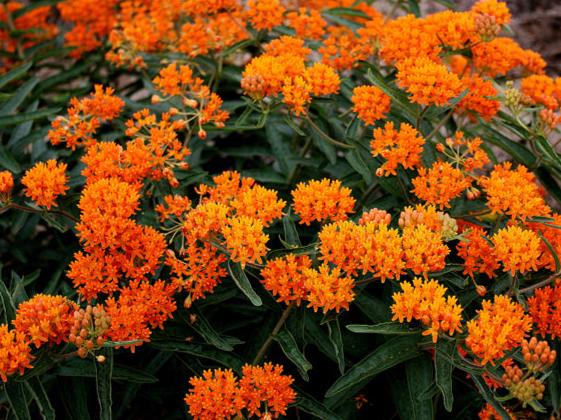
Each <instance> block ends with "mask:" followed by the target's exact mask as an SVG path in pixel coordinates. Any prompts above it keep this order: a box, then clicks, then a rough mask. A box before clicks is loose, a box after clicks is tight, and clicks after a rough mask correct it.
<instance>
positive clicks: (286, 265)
mask: <svg viewBox="0 0 561 420" xmlns="http://www.w3.org/2000/svg"><path fill="white" fill-rule="evenodd" d="M311 267H312V260H311V259H310V257H308V256H307V255H298V256H297V255H294V254H288V255H286V256H284V257H279V258H275V259H274V260H269V261H267V264H266V265H265V268H263V269H262V270H261V277H263V280H261V282H262V283H263V285H264V286H265V288H266V289H267V290H269V291H270V292H271V293H272V294H273V295H275V296H277V301H278V302H284V303H286V304H289V303H291V302H295V303H296V305H300V302H301V301H302V300H305V299H306V297H307V289H306V287H305V286H304V283H305V280H306V277H305V276H304V270H305V269H306V268H311Z"/></svg>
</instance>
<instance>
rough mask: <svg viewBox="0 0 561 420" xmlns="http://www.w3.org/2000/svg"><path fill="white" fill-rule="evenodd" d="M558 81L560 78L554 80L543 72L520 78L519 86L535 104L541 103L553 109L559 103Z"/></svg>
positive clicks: (559, 90)
mask: <svg viewBox="0 0 561 420" xmlns="http://www.w3.org/2000/svg"><path fill="white" fill-rule="evenodd" d="M560 81H561V79H560V78H557V79H555V80H554V79H552V78H551V77H549V76H546V75H544V74H533V75H531V76H528V77H525V78H524V79H522V81H521V82H520V88H521V91H522V93H523V94H524V95H526V96H528V97H529V99H530V100H531V101H532V102H534V103H535V104H542V105H544V106H545V107H546V108H548V109H550V110H553V111H555V110H557V109H558V108H559V105H560V104H561V88H560V86H561V85H560Z"/></svg>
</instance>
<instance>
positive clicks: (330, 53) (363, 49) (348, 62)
mask: <svg viewBox="0 0 561 420" xmlns="http://www.w3.org/2000/svg"><path fill="white" fill-rule="evenodd" d="M327 34H328V36H327V38H325V39H324V40H323V45H322V46H321V47H320V48H318V52H319V53H320V54H321V56H322V62H323V63H325V64H329V65H330V66H332V67H333V68H335V69H337V70H350V69H352V68H353V67H355V66H356V65H357V64H358V62H359V61H361V60H367V59H368V57H369V56H370V55H372V53H373V52H374V49H373V47H372V39H371V37H373V36H376V35H377V34H376V33H371V32H369V31H364V32H362V33H361V34H358V36H357V35H355V33H354V32H353V31H352V29H351V28H348V27H346V26H329V27H328V28H327Z"/></svg>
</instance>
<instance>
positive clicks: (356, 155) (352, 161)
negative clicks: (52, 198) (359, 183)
mask: <svg viewBox="0 0 561 420" xmlns="http://www.w3.org/2000/svg"><path fill="white" fill-rule="evenodd" d="M345 159H346V160H347V162H349V165H351V167H352V168H353V169H354V170H355V171H357V172H358V173H359V174H360V175H361V176H362V178H363V179H364V180H365V181H366V183H367V184H368V185H370V184H371V183H372V180H373V172H372V171H371V170H370V168H369V167H368V164H367V163H366V160H365V159H364V157H363V155H362V154H361V153H360V151H359V150H357V149H353V150H351V151H349V152H347V153H346V154H345Z"/></svg>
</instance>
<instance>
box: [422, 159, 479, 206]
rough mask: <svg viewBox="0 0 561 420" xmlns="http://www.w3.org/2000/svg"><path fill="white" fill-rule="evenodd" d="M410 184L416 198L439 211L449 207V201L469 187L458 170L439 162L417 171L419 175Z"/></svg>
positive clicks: (469, 182)
mask: <svg viewBox="0 0 561 420" xmlns="http://www.w3.org/2000/svg"><path fill="white" fill-rule="evenodd" d="M412 182H413V187H414V188H413V193H414V194H415V195H416V196H417V197H419V198H420V199H421V200H424V201H426V202H427V203H429V204H434V205H437V206H439V207H440V208H441V209H442V208H446V207H450V200H452V199H453V198H456V197H459V196H460V195H461V194H462V192H464V191H465V190H466V189H467V188H469V186H470V185H471V181H470V180H469V179H468V178H466V176H465V175H464V174H463V173H462V171H461V170H460V169H458V168H455V167H453V166H452V165H451V164H450V163H448V162H441V161H437V162H435V163H434V164H433V165H432V167H431V168H429V169H426V168H421V169H419V175H418V176H417V177H416V178H414V179H413V181H412Z"/></svg>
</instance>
